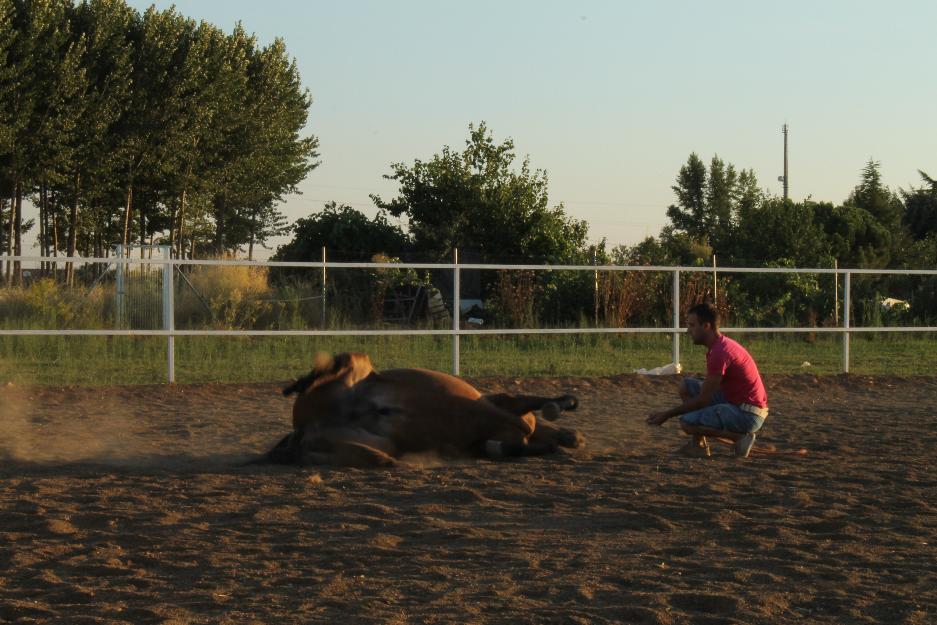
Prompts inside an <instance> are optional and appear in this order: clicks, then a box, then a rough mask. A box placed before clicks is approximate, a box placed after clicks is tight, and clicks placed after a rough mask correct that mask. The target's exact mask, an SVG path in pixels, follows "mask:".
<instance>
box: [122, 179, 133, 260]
mask: <svg viewBox="0 0 937 625" xmlns="http://www.w3.org/2000/svg"><path fill="white" fill-rule="evenodd" d="M132 206H133V186H132V185H131V186H129V187H127V205H126V207H125V208H124V250H126V249H127V246H128V245H130V211H131V207H132ZM125 254H126V252H125Z"/></svg>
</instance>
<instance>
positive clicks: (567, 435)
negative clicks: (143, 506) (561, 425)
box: [557, 429, 586, 449]
mask: <svg viewBox="0 0 937 625" xmlns="http://www.w3.org/2000/svg"><path fill="white" fill-rule="evenodd" d="M557 443H558V444H559V445H560V446H561V447H568V448H569V449H579V448H580V447H582V446H583V445H585V443H586V439H585V437H584V436H583V435H582V433H581V432H578V431H576V430H567V429H562V430H560V431H559V434H558V435H557Z"/></svg>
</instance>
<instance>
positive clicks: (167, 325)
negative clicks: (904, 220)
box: [0, 252, 937, 383]
mask: <svg viewBox="0 0 937 625" xmlns="http://www.w3.org/2000/svg"><path fill="white" fill-rule="evenodd" d="M4 262H11V263H50V262H55V263H57V264H61V265H64V264H65V263H69V262H73V263H76V264H88V263H108V264H116V265H121V264H123V265H130V266H132V265H162V274H163V279H162V289H163V297H162V302H163V314H162V319H163V328H162V329H160V330H132V329H131V330H127V329H108V330H8V329H0V336H4V335H6V336H10V335H12V336H165V337H166V338H167V345H166V367H167V379H168V381H169V382H170V383H171V382H175V343H174V339H175V337H177V336H451V337H452V373H453V374H455V375H458V374H459V361H460V354H459V343H460V337H462V336H467V335H517V334H603V333H604V334H640V333H648V334H672V336H673V348H672V355H673V362H675V363H677V362H680V335H681V334H683V332H684V330H683V328H682V327H681V326H680V275H681V274H684V273H686V274H689V273H713V274H715V273H716V271H718V272H719V273H762V274H771V273H779V274H833V275H837V276H840V277H842V280H843V324H842V325H841V326H837V327H812V326H810V327H771V328H766V327H762V328H757V327H756V328H745V327H725V328H722V329H723V330H724V331H726V332H748V333H835V334H840V335H842V342H843V371H844V372H845V373H848V372H849V337H850V335H851V334H854V333H863V332H937V326H900V327H898V326H888V327H858V326H852V325H850V304H851V293H850V290H851V277H852V276H854V275H909V276H937V270H931V269H843V268H836V269H832V268H799V267H797V268H786V267H781V268H775V267H719V268H718V269H715V268H713V267H670V266H656V265H633V266H632V265H494V264H479V263H466V264H461V263H459V262H458V253H457V252H456V254H454V260H453V262H451V263H371V262H369V263H357V262H325V261H324V260H323V261H309V262H298V261H251V260H183V259H157V258H132V257H108V258H88V257H85V258H82V257H71V258H70V257H61V256H60V257H56V258H49V257H47V256H2V255H0V263H4ZM185 265H220V266H228V267H233V266H249V267H294V268H307V269H322V270H323V272H324V271H325V270H326V269H435V270H448V271H452V272H453V281H452V283H453V290H452V301H453V306H452V308H453V315H452V328H451V329H447V330H418V329H410V330H177V329H176V328H175V304H174V291H175V289H174V286H173V277H174V268H175V267H179V266H185ZM465 270H509V271H593V272H595V271H603V272H605V271H608V272H615V271H652V272H668V273H671V274H672V276H673V290H672V292H673V320H672V326H671V327H624V328H547V329H545V328H519V329H515V328H504V329H481V328H479V329H474V328H472V329H468V328H462V327H460V326H461V323H460V320H459V311H460V301H461V294H460V290H461V272H462V271H465Z"/></svg>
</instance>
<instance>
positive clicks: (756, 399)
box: [706, 334, 768, 408]
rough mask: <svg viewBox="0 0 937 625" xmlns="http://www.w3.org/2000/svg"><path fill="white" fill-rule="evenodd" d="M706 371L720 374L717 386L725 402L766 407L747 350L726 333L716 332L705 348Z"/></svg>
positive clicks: (755, 367) (754, 366) (763, 389)
mask: <svg viewBox="0 0 937 625" xmlns="http://www.w3.org/2000/svg"><path fill="white" fill-rule="evenodd" d="M706 373H707V374H708V375H721V376H722V384H721V385H720V386H719V388H720V390H722V394H723V395H724V396H725V398H726V401H728V402H729V403H732V404H751V405H753V406H758V407H759V408H767V407H768V394H767V393H765V385H764V384H763V383H762V381H761V374H760V373H758V366H757V365H756V364H755V361H754V359H753V358H752V356H751V354H749V353H748V350H746V349H745V348H744V347H742V346H741V345H739V344H738V343H737V342H735V341H733V340H732V339H730V338H729V337H727V336H723V335H722V334H720V335H719V337H718V338H717V339H716V342H715V343H713V344H712V347H710V348H709V351H708V352H706Z"/></svg>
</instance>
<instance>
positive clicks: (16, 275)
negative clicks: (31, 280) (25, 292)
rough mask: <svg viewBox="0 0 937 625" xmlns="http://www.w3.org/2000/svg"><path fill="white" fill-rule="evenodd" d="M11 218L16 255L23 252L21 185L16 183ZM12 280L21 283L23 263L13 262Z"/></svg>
mask: <svg viewBox="0 0 937 625" xmlns="http://www.w3.org/2000/svg"><path fill="white" fill-rule="evenodd" d="M15 213H16V215H15V218H14V220H13V253H14V254H16V255H17V256H20V255H22V253H23V185H22V183H20V182H17V183H16V210H15ZM13 282H15V283H16V284H19V285H22V284H23V263H22V262H21V261H16V262H15V263H13Z"/></svg>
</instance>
